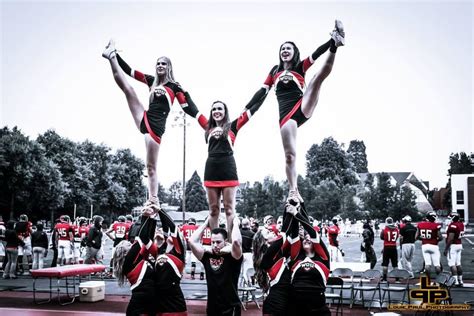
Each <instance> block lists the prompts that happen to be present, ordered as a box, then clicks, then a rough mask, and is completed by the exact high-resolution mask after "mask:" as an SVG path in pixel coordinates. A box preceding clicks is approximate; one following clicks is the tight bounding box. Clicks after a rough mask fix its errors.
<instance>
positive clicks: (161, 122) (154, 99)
mask: <svg viewBox="0 0 474 316" xmlns="http://www.w3.org/2000/svg"><path fill="white" fill-rule="evenodd" d="M117 61H118V63H119V65H120V67H121V68H122V70H123V71H124V72H125V73H126V74H127V75H129V76H130V77H132V78H134V79H136V80H138V81H140V82H143V83H144V84H146V85H147V86H148V88H149V89H151V88H152V87H153V82H154V81H155V77H153V76H151V75H147V74H143V73H142V72H140V71H138V70H134V69H132V68H130V66H129V65H128V64H127V63H126V62H125V61H124V60H123V59H122V57H120V55H119V54H117ZM175 98H177V99H178V102H179V104H180V105H181V108H182V109H183V111H184V112H185V113H186V114H188V115H190V116H192V117H194V118H196V119H197V120H198V122H199V124H201V126H202V127H203V128H205V125H203V124H205V119H206V118H205V117H204V116H203V115H202V114H201V113H199V110H198V109H197V108H196V107H195V106H194V107H193V105H190V104H188V103H186V98H185V96H184V94H183V89H181V87H180V86H179V85H178V84H176V83H175V82H167V83H165V84H164V85H162V84H161V85H158V86H156V87H155V88H154V90H153V91H150V104H149V106H148V111H145V113H144V114H143V119H142V121H141V123H140V132H141V133H142V134H146V133H148V134H150V136H151V137H152V138H153V139H154V140H155V141H156V142H157V143H158V144H160V143H161V136H162V135H163V134H164V132H165V127H166V119H167V117H168V114H169V112H170V110H171V105H173V102H174V100H175Z"/></svg>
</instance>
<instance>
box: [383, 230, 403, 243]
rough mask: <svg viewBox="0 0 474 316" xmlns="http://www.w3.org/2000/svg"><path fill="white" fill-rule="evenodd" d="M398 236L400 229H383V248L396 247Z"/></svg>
mask: <svg viewBox="0 0 474 316" xmlns="http://www.w3.org/2000/svg"><path fill="white" fill-rule="evenodd" d="M398 236H400V231H399V230H398V228H396V227H389V226H385V228H384V229H383V246H384V247H396V246H397V239H398Z"/></svg>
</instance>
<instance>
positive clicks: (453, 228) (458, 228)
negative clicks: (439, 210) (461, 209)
mask: <svg viewBox="0 0 474 316" xmlns="http://www.w3.org/2000/svg"><path fill="white" fill-rule="evenodd" d="M450 233H454V240H453V244H458V245H459V244H462V242H461V238H462V237H463V236H464V224H463V223H461V222H452V223H451V224H449V225H448V229H447V231H446V240H448V236H449V234H450Z"/></svg>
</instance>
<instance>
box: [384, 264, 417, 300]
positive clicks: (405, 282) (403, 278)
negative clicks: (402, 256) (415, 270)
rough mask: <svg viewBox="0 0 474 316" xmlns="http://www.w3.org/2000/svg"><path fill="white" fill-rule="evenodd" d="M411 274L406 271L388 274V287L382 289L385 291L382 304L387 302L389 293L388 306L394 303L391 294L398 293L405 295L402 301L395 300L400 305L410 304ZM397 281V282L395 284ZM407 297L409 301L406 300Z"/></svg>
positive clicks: (401, 270)
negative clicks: (386, 297) (386, 295)
mask: <svg viewBox="0 0 474 316" xmlns="http://www.w3.org/2000/svg"><path fill="white" fill-rule="evenodd" d="M410 276H411V275H410V272H408V271H407V270H405V269H393V270H392V271H390V272H389V273H388V278H387V287H384V288H382V291H383V296H382V303H383V302H384V301H385V294H387V293H388V305H390V303H391V302H392V299H391V297H390V293H391V292H396V293H403V296H402V299H401V300H395V301H396V302H398V303H404V302H407V303H408V304H410V295H407V294H408V291H409V289H410V283H409V281H410ZM394 280H396V282H393V281H394ZM405 296H407V298H408V299H407V300H405Z"/></svg>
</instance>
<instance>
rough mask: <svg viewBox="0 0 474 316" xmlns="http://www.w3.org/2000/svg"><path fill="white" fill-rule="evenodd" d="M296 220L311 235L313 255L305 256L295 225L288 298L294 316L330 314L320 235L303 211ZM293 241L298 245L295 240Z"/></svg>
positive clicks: (291, 231) (326, 264)
mask: <svg viewBox="0 0 474 316" xmlns="http://www.w3.org/2000/svg"><path fill="white" fill-rule="evenodd" d="M295 218H296V219H297V221H298V222H299V223H301V224H302V225H303V227H304V229H305V231H306V232H307V233H308V234H309V235H310V239H311V241H312V243H313V251H314V255H313V256H312V257H308V256H306V254H305V252H304V249H303V247H302V241H301V238H300V237H299V233H298V226H297V225H293V228H291V227H290V229H289V234H290V243H291V248H292V249H291V253H292V261H291V285H292V287H291V294H290V298H291V302H292V306H295V311H294V315H331V312H330V311H329V309H328V307H327V305H326V296H325V294H324V292H325V291H326V282H327V279H328V277H329V252H328V250H327V249H326V246H325V245H324V243H323V242H322V240H321V238H320V236H319V234H317V233H316V231H315V230H314V228H313V227H312V226H311V224H310V223H309V221H308V220H307V214H306V211H305V210H304V209H303V208H302V209H301V211H300V212H299V213H298V214H297V215H296V217H295ZM295 226H296V229H295ZM295 239H297V242H295V241H294V240H295ZM293 304H294V305H293Z"/></svg>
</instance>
